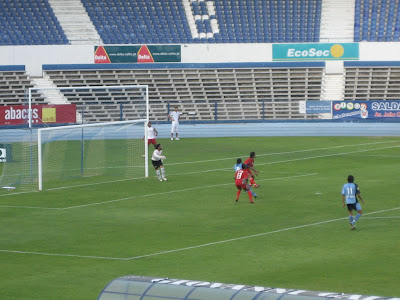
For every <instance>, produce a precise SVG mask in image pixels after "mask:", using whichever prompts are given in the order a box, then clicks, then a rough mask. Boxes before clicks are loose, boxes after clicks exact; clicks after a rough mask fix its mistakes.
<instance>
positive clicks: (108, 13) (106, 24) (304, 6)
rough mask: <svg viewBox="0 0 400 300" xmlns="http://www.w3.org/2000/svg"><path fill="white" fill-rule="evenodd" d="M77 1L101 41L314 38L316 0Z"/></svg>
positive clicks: (319, 2) (318, 19)
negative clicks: (83, 7) (164, 2)
mask: <svg viewBox="0 0 400 300" xmlns="http://www.w3.org/2000/svg"><path fill="white" fill-rule="evenodd" d="M82 2H83V4H84V6H85V8H86V10H87V12H88V14H89V16H90V18H91V20H92V22H93V23H94V24H95V26H96V28H97V29H98V32H99V34H100V36H101V38H102V40H103V41H104V43H106V44H128V43H132V44H138V43H139V44H140V43H145V44H151V43H162V44H171V43H214V42H217V43H221V42H223V43H271V42H272V43H283V42H318V41H319V32H320V23H321V6H322V0H298V1H261V0H258V1H254V0H241V1H237V0H215V1H207V4H206V2H205V1H197V0H194V1H184V3H185V4H182V1H173V0H168V1H167V2H168V3H167V5H161V4H160V2H159V1H157V0H128V1H124V0H109V1H101V2H98V1H95V0H82ZM213 3H214V4H215V7H214V5H213ZM188 20H189V21H188Z"/></svg>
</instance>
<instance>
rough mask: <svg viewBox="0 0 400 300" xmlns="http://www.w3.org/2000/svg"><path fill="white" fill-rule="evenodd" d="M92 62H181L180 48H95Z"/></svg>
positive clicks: (176, 46) (178, 46) (174, 46)
mask: <svg viewBox="0 0 400 300" xmlns="http://www.w3.org/2000/svg"><path fill="white" fill-rule="evenodd" d="M94 62H95V63H96V64H115V63H122V64H132V63H155V62H181V46H180V45H163V46H155V45H151V46H146V45H142V46H95V47H94Z"/></svg>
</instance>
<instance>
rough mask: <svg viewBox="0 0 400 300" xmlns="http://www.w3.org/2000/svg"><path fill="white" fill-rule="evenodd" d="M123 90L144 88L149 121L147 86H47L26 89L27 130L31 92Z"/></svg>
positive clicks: (29, 120) (29, 123)
mask: <svg viewBox="0 0 400 300" xmlns="http://www.w3.org/2000/svg"><path fill="white" fill-rule="evenodd" d="M123 88H144V89H145V91H146V95H145V99H144V100H145V103H146V119H147V121H148V120H149V113H150V112H149V86H148V85H143V84H142V85H140V84H136V85H102V86H98V85H96V86H91V85H87V86H69V87H57V86H49V87H33V88H29V89H28V125H29V129H31V128H32V91H44V90H54V91H63V90H87V89H92V90H100V89H116V90H117V89H123Z"/></svg>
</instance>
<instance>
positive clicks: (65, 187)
mask: <svg viewBox="0 0 400 300" xmlns="http://www.w3.org/2000/svg"><path fill="white" fill-rule="evenodd" d="M394 142H397V141H386V142H376V143H364V144H352V145H342V146H334V147H327V148H314V149H307V150H296V151H290V152H278V153H267V154H257V156H266V155H279V154H291V153H298V152H309V151H318V150H328V149H336V148H344V147H352V146H365V145H375V144H382V143H383V144H384V143H394ZM398 147H400V146H392V147H384V148H377V149H368V150H362V151H355V152H345V153H335V154H327V155H319V156H310V157H305V158H298V159H291V160H282V161H276V162H269V163H261V164H257V166H263V165H270V164H276V163H285V162H292V161H298V160H307V159H313V158H322V157H330V156H338V155H346V154H353V153H360V152H367V151H374V150H383V149H390V148H398ZM228 159H234V158H220V159H213V160H203V161H194V162H185V163H174V164H166V166H171V165H178V164H189V163H202V162H213V161H221V160H228ZM230 169H231V168H222V169H213V170H205V171H197V172H187V173H179V174H168V176H175V175H190V174H197V173H207V172H214V171H226V170H230ZM138 179H145V178H144V177H141V178H127V179H118V180H113V181H103V182H95V183H87V184H80V185H71V186H64V187H58V188H52V189H46V191H54V190H63V189H68V188H77V187H84V186H93V185H99V184H109V183H115V182H123V181H129V180H138ZM32 192H38V191H31V192H18V193H10V194H4V195H0V197H5V196H12V195H20V194H27V193H32ZM0 207H1V206H0Z"/></svg>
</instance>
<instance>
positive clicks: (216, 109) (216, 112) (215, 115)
mask: <svg viewBox="0 0 400 300" xmlns="http://www.w3.org/2000/svg"><path fill="white" fill-rule="evenodd" d="M214 119H215V121H218V103H217V102H215V103H214Z"/></svg>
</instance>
